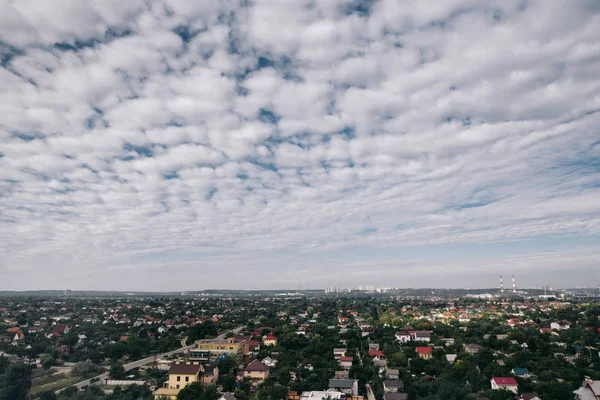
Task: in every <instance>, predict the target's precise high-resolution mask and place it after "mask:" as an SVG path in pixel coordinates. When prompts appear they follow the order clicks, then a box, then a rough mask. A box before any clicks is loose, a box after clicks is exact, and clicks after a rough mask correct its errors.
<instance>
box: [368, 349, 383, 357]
mask: <svg viewBox="0 0 600 400" xmlns="http://www.w3.org/2000/svg"><path fill="white" fill-rule="evenodd" d="M383 356H384V355H383V351H381V350H369V357H383Z"/></svg>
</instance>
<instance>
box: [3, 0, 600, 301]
mask: <svg viewBox="0 0 600 400" xmlns="http://www.w3.org/2000/svg"><path fill="white" fill-rule="evenodd" d="M513 273H514V274H515V275H516V276H517V281H518V282H517V284H518V285H523V286H528V285H536V286H540V285H544V284H548V285H553V286H569V285H573V286H575V285H598V283H599V282H600V3H599V2H598V1H597V0H553V1H544V0H541V1H527V0H518V1H513V0H497V1H494V0H487V1H480V0H476V1H475V0H440V1H408V0H403V1H398V0H379V1H372V0H371V1H370V0H355V1H347V0H326V1H314V0H277V1H274V0H223V1H208V0H204V1H189V0H169V1H164V2H161V1H154V0H144V1H136V0H127V1H122V0H101V1H91V0H90V1H88V0H53V1H44V0H35V1H32V0H0V290H9V289H19V290H26V289H61V288H71V289H116V290H193V289H204V288H248V289H254V288H297V287H299V286H300V285H302V287H326V286H343V287H345V286H358V285H379V286H397V287H423V286H436V287H494V286H497V285H498V275H500V274H504V276H505V281H507V280H509V279H510V278H509V277H510V275H511V274H513Z"/></svg>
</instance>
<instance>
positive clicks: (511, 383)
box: [491, 378, 519, 394]
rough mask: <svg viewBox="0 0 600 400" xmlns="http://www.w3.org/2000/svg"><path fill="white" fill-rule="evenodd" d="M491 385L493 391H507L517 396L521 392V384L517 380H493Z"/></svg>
mask: <svg viewBox="0 0 600 400" xmlns="http://www.w3.org/2000/svg"><path fill="white" fill-rule="evenodd" d="M491 385H492V389H493V390H498V389H506V390H509V391H511V392H513V393H515V394H517V393H518V391H519V384H518V383H517V381H516V380H515V378H492V380H491Z"/></svg>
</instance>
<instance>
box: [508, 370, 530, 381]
mask: <svg viewBox="0 0 600 400" xmlns="http://www.w3.org/2000/svg"><path fill="white" fill-rule="evenodd" d="M511 372H512V374H513V375H514V376H518V377H520V378H526V379H527V378H529V377H531V375H530V374H529V370H528V369H527V368H513V369H512V371H511Z"/></svg>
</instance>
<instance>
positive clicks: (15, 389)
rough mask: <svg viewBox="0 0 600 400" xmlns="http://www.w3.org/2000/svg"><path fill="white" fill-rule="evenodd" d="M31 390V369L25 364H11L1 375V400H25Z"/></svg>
mask: <svg viewBox="0 0 600 400" xmlns="http://www.w3.org/2000/svg"><path fill="white" fill-rule="evenodd" d="M29 388H31V367H29V365H25V364H23V363H16V364H11V365H10V366H9V367H8V368H7V370H6V372H5V373H4V374H2V375H0V400H25V399H27V398H28V397H29V396H28V391H29Z"/></svg>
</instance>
